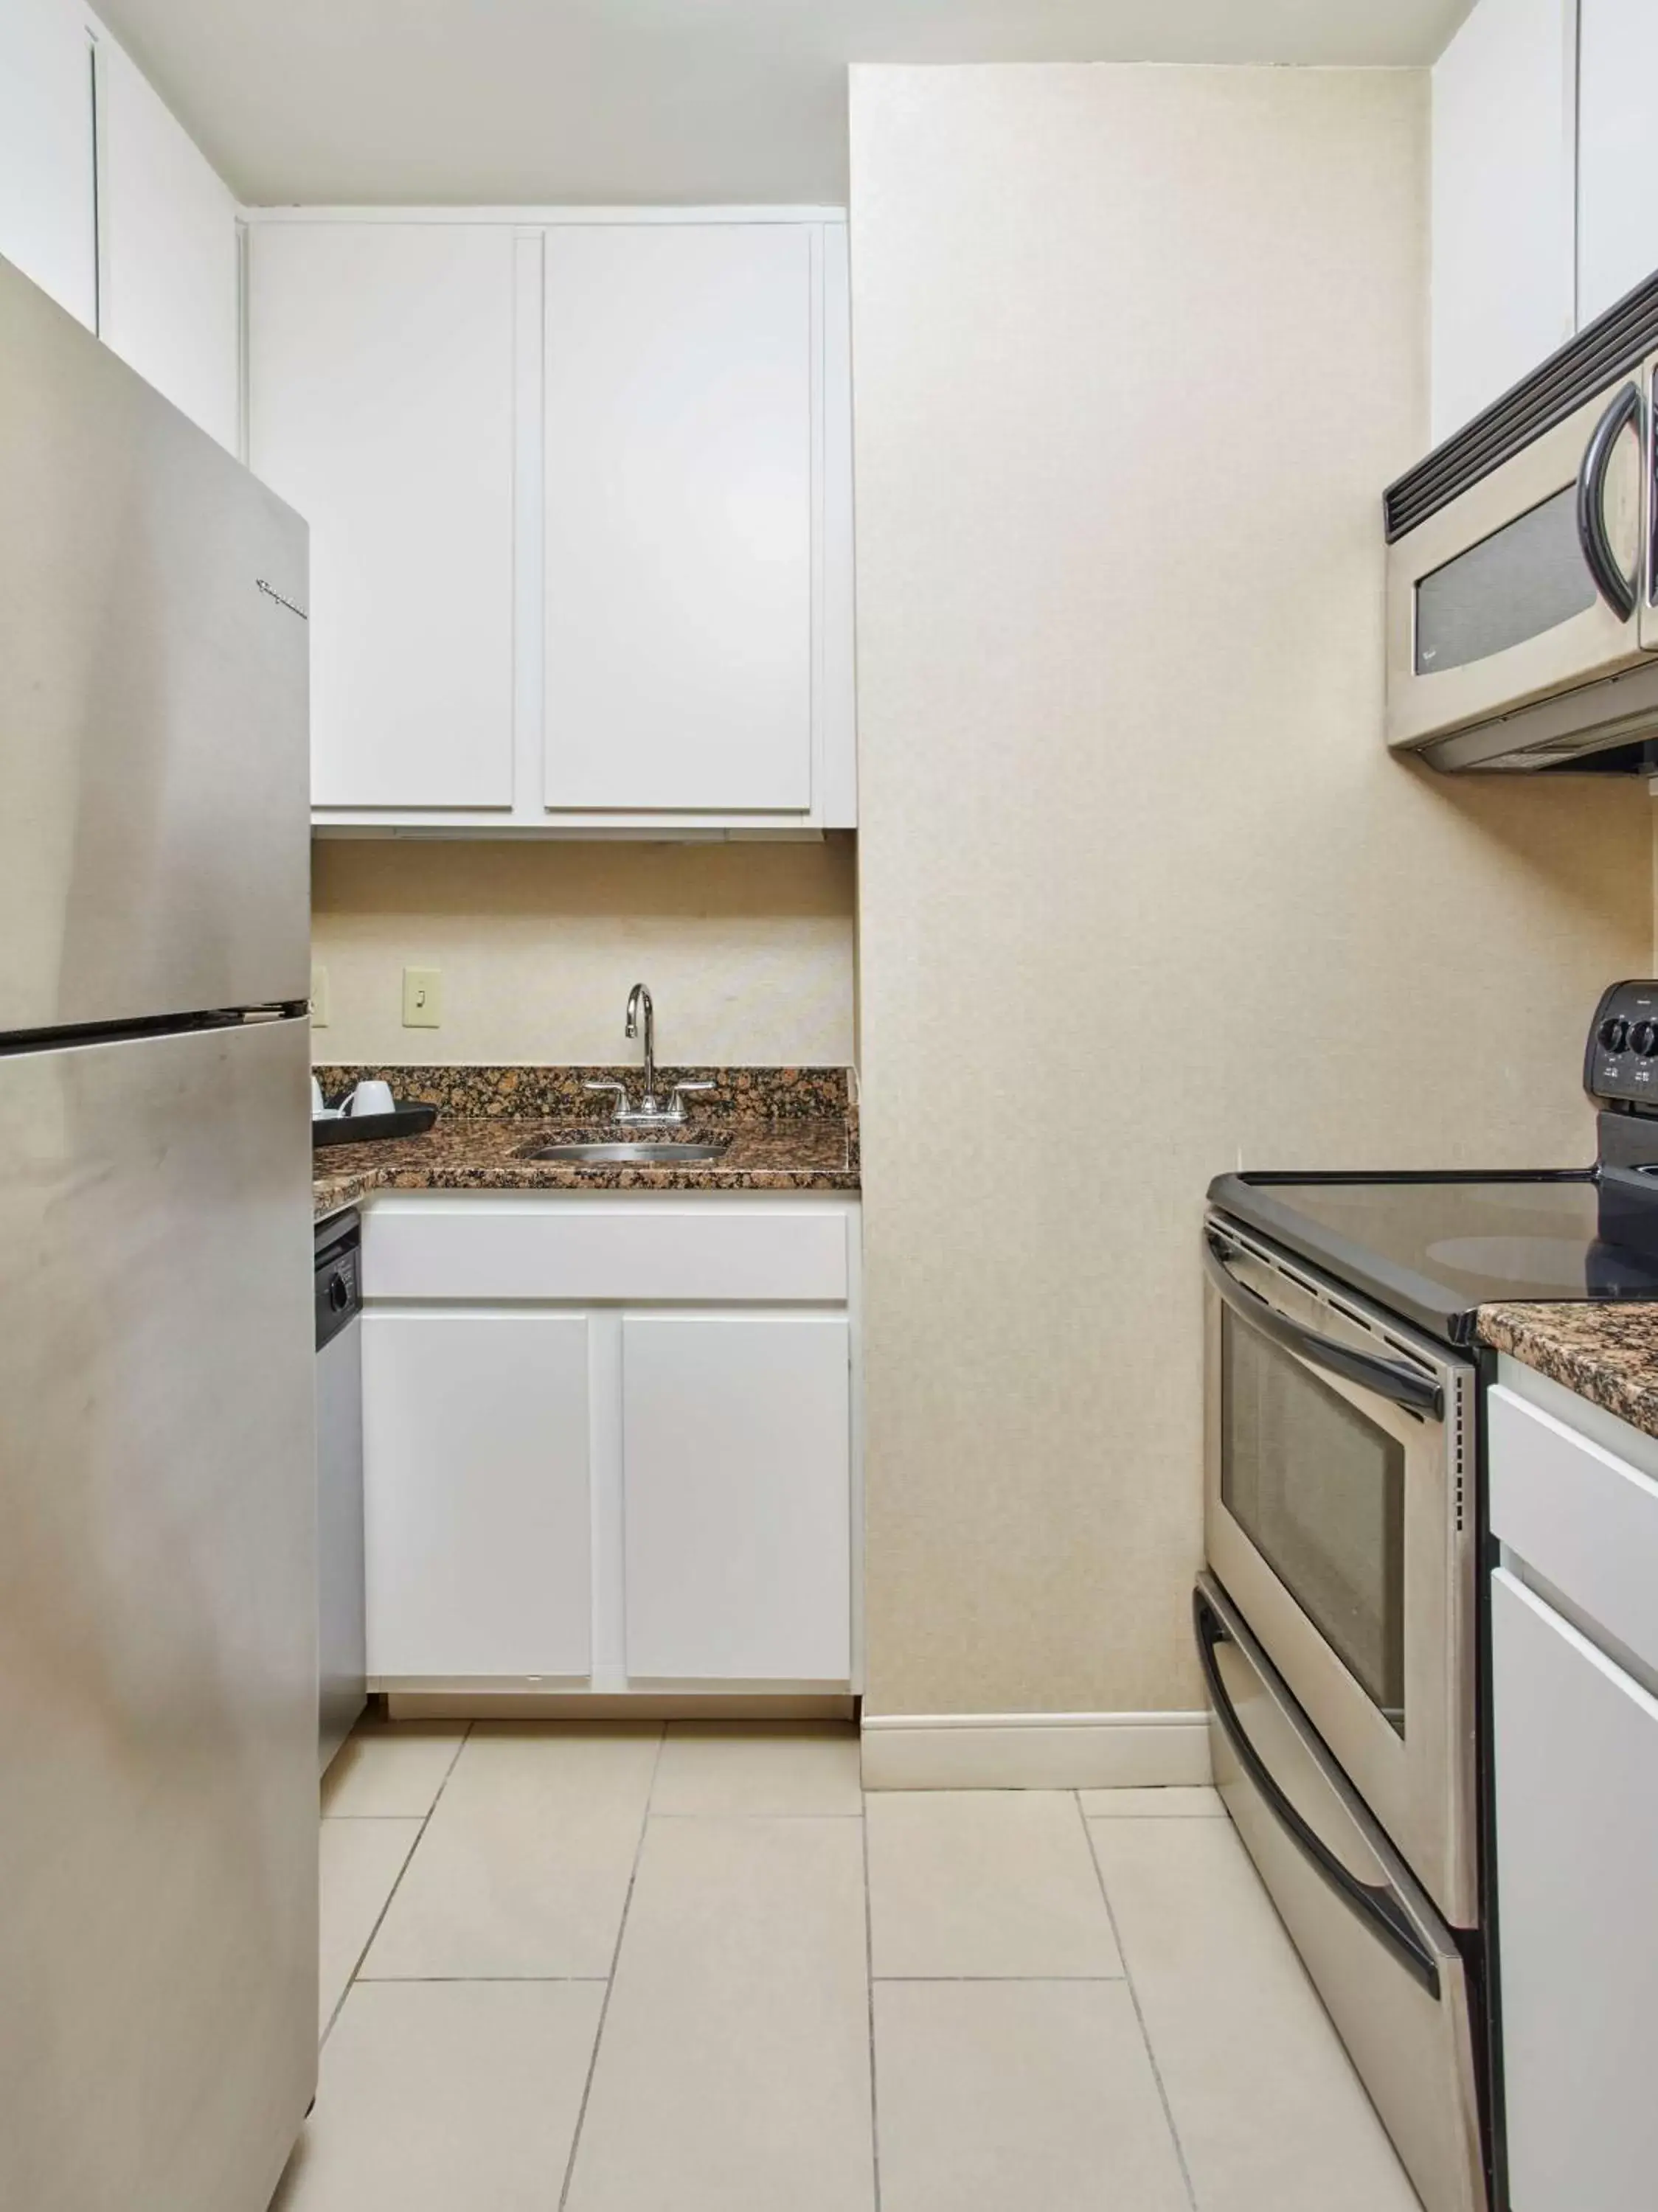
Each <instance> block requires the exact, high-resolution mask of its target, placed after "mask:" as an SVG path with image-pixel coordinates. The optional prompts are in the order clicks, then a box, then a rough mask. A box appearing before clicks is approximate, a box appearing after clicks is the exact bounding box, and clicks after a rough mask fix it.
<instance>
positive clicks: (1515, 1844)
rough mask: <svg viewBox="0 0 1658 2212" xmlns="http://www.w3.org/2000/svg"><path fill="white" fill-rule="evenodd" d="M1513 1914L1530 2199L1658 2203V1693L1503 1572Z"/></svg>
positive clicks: (1503, 1872) (1515, 2104)
mask: <svg viewBox="0 0 1658 2212" xmlns="http://www.w3.org/2000/svg"><path fill="white" fill-rule="evenodd" d="M1491 1640H1492V1663H1493V1671H1494V1689H1493V1699H1494V1711H1495V1728H1496V1739H1495V1761H1496V1857H1497V1911H1498V1929H1499V1940H1500V1944H1501V1966H1502V1999H1503V2058H1504V2066H1505V2072H1506V2076H1507V2106H1508V2141H1509V2194H1510V2197H1511V2199H1512V2202H1513V2203H1514V2205H1515V2212H1565V2208H1568V2207H1569V2208H1570V2212H1629V2208H1630V2207H1631V2206H1633V2205H1637V2204H1649V2203H1651V2202H1652V2198H1653V2190H1654V2175H1655V2174H1658V2100H1655V2098H1654V2096H1653V2093H1652V2049H1651V2044H1652V2023H1653V2021H1654V2018H1655V2016H1658V1872H1655V1869H1658V1700H1655V1699H1652V1698H1650V1697H1649V1696H1648V1695H1647V1693H1646V1692H1645V1691H1644V1690H1643V1689H1642V1688H1640V1687H1639V1686H1638V1685H1637V1684H1636V1683H1635V1682H1634V1681H1632V1680H1631V1679H1630V1677H1629V1676H1628V1675H1626V1674H1624V1673H1622V1672H1621V1671H1620V1670H1619V1669H1618V1668H1617V1667H1615V1666H1614V1665H1613V1664H1612V1662H1611V1661H1610V1660H1608V1659H1607V1658H1606V1657H1605V1656H1604V1655H1603V1654H1601V1653H1600V1652H1599V1651H1597V1650H1595V1649H1594V1646H1593V1645H1592V1644H1589V1643H1588V1642H1587V1641H1586V1639H1585V1638H1583V1637H1582V1636H1580V1635H1579V1634H1578V1633H1577V1632H1576V1630H1575V1629H1573V1628H1571V1627H1570V1626H1568V1625H1567V1623H1566V1622H1565V1621H1564V1620H1561V1619H1560V1618H1559V1616H1558V1615H1557V1613H1553V1612H1552V1611H1551V1609H1550V1608H1549V1607H1547V1606H1545V1605H1544V1604H1543V1603H1542V1602H1541V1601H1539V1599H1538V1598H1537V1597H1536V1596H1534V1595H1533V1593H1532V1592H1531V1591H1530V1590H1529V1589H1526V1588H1525V1587H1524V1586H1523V1585H1522V1584H1521V1583H1519V1582H1517V1581H1516V1580H1515V1578H1514V1577H1512V1576H1510V1575H1509V1574H1508V1573H1506V1572H1499V1573H1497V1574H1496V1576H1495V1577H1493V1585H1492V1593H1491Z"/></svg>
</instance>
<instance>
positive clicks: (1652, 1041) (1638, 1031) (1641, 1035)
mask: <svg viewBox="0 0 1658 2212" xmlns="http://www.w3.org/2000/svg"><path fill="white" fill-rule="evenodd" d="M1629 1041H1630V1042H1631V1044H1632V1045H1633V1046H1634V1048H1635V1049H1636V1051H1637V1052H1638V1053H1639V1054H1640V1055H1641V1057H1642V1059H1643V1060H1651V1059H1652V1058H1653V1057H1654V1055H1655V1054H1658V1022H1637V1024H1635V1027H1634V1028H1633V1029H1632V1030H1631V1031H1630V1033H1629Z"/></svg>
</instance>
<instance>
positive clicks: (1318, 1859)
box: [1192, 1589, 1440, 2002]
mask: <svg viewBox="0 0 1658 2212" xmlns="http://www.w3.org/2000/svg"><path fill="white" fill-rule="evenodd" d="M1192 1620H1193V1625H1194V1626H1195V1627H1196V1629H1197V1632H1198V1658H1199V1660H1200V1661H1201V1662H1202V1663H1203V1670H1204V1681H1205V1682H1206V1683H1207V1685H1208V1687H1209V1698H1210V1705H1212V1706H1213V1708H1214V1711H1215V1717H1216V1720H1217V1721H1218V1722H1219V1723H1220V1724H1221V1726H1222V1729H1224V1730H1225V1732H1226V1739H1227V1741H1228V1743H1229V1744H1230V1745H1231V1746H1232V1748H1233V1750H1234V1753H1236V1754H1237V1759H1238V1764H1239V1765H1240V1766H1241V1767H1242V1768H1243V1770H1244V1772H1245V1773H1246V1774H1247V1776H1248V1777H1249V1778H1250V1780H1251V1781H1252V1782H1253V1784H1254V1785H1255V1787H1256V1789H1257V1790H1259V1792H1260V1794H1261V1796H1262V1797H1263V1798H1264V1799H1265V1803H1266V1808H1267V1810H1268V1811H1269V1812H1270V1813H1271V1815H1272V1817H1273V1818H1274V1820H1277V1823H1278V1825H1279V1826H1280V1827H1281V1828H1283V1831H1284V1832H1285V1833H1286V1834H1287V1835H1288V1836H1289V1839H1290V1841H1291V1842H1292V1843H1293V1844H1295V1845H1296V1846H1297V1848H1298V1849H1299V1850H1300V1851H1301V1856H1302V1857H1304V1858H1305V1859H1307V1861H1308V1863H1309V1864H1310V1865H1311V1866H1312V1868H1313V1869H1314V1872H1315V1873H1316V1874H1317V1875H1319V1876H1320V1878H1321V1880H1323V1881H1325V1882H1326V1884H1327V1885H1328V1886H1329V1887H1330V1888H1332V1889H1333V1890H1334V1891H1335V1893H1336V1894H1337V1896H1338V1897H1339V1898H1340V1899H1341V1900H1342V1902H1343V1904H1344V1905H1346V1906H1347V1908H1348V1909H1349V1911H1352V1912H1355V1913H1356V1914H1357V1915H1358V1917H1359V1918H1360V1919H1361V1920H1362V1921H1363V1923H1365V1925H1366V1927H1367V1928H1368V1929H1369V1930H1370V1932H1371V1933H1372V1934H1373V1935H1374V1936H1376V1937H1377V1938H1378V1939H1379V1940H1380V1941H1381V1942H1383V1943H1385V1944H1386V1945H1387V1948H1388V1949H1389V1950H1390V1951H1391V1952H1392V1953H1393V1956H1394V1957H1395V1958H1396V1959H1397V1960H1399V1964H1400V1965H1401V1966H1403V1967H1404V1968H1405V1971H1406V1972H1407V1973H1409V1974H1410V1975H1411V1978H1413V1979H1414V1980H1416V1981H1418V1982H1420V1983H1421V1984H1422V1986H1423V1989H1424V1990H1427V1992H1428V1994H1429V1996H1430V1997H1432V1998H1433V1999H1434V2000H1435V2002H1438V1999H1439V1995H1440V1983H1439V1962H1438V1960H1436V1958H1435V1957H1434V1954H1433V1953H1432V1952H1431V1951H1429V1949H1428V1948H1427V1946H1426V1945H1425V1944H1424V1943H1423V1940H1422V1938H1421V1936H1419V1935H1418V1933H1417V1930H1416V1929H1415V1928H1414V1927H1413V1926H1412V1925H1411V1922H1410V1920H1409V1919H1408V1918H1407V1917H1406V1916H1405V1913H1404V1912H1403V1911H1401V1910H1400V1908H1399V1905H1398V1903H1397V1902H1396V1901H1395V1899H1394V1898H1393V1895H1392V1893H1390V1892H1389V1891H1387V1890H1385V1889H1375V1888H1373V1887H1371V1886H1370V1884H1369V1883H1368V1882H1364V1881H1360V1880H1359V1878H1358V1876H1357V1875H1356V1874H1354V1873H1352V1872H1351V1871H1350V1869H1348V1868H1346V1867H1344V1865H1343V1864H1342V1863H1341V1861H1340V1860H1339V1859H1338V1857H1336V1855H1335V1853H1334V1852H1333V1851H1332V1850H1331V1849H1330V1846H1329V1845H1328V1844H1326V1842H1325V1840H1324V1838H1322V1837H1321V1836H1320V1835H1319V1834H1317V1833H1316V1832H1314V1829H1312V1828H1311V1827H1309V1826H1308V1823H1307V1822H1306V1821H1305V1820H1303V1819H1302V1818H1301V1814H1299V1813H1298V1812H1297V1811H1296V1810H1295V1807H1294V1806H1293V1805H1292V1804H1291V1803H1290V1802H1289V1798H1288V1797H1287V1796H1285V1795H1284V1793H1283V1790H1282V1789H1281V1788H1280V1787H1279V1784H1278V1783H1277V1778H1276V1777H1275V1776H1274V1775H1273V1773H1272V1771H1271V1768H1270V1767H1269V1766H1268V1765H1267V1764H1266V1761H1265V1759H1263V1758H1262V1757H1261V1755H1260V1753H1259V1751H1257V1750H1256V1748H1255V1747H1254V1745H1253V1743H1252V1742H1251V1741H1250V1739H1249V1733H1248V1730H1247V1729H1246V1728H1245V1727H1244V1724H1243V1723H1242V1721H1241V1720H1240V1718H1239V1717H1238V1710H1237V1707H1236V1706H1235V1705H1234V1704H1233V1702H1232V1699H1231V1698H1230V1697H1229V1696H1228V1693H1227V1687H1226V1684H1225V1682H1224V1681H1223V1680H1222V1676H1221V1669H1220V1663H1219V1662H1218V1661H1217V1660H1216V1656H1215V1646H1216V1644H1224V1643H1227V1642H1228V1641H1229V1640H1230V1638H1229V1634H1228V1629H1227V1626H1226V1623H1225V1622H1224V1621H1223V1620H1222V1619H1221V1617H1220V1615H1219V1614H1218V1613H1216V1611H1215V1608H1214V1607H1213V1606H1211V1605H1210V1602H1209V1601H1208V1599H1207V1598H1206V1597H1205V1596H1204V1594H1203V1592H1202V1590H1200V1589H1198V1590H1194V1591H1193V1592H1192Z"/></svg>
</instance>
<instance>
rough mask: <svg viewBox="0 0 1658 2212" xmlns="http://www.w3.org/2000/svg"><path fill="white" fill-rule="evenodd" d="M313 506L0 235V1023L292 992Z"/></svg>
mask: <svg viewBox="0 0 1658 2212" xmlns="http://www.w3.org/2000/svg"><path fill="white" fill-rule="evenodd" d="M305 604H306V531H305V526H304V524H303V523H302V522H301V521H300V520H299V518H298V517H297V516H296V514H294V513H293V512H292V511H291V509H290V508H288V507H284V506H283V503H282V502H281V501H280V500H278V499H277V497H276V495H274V493H271V492H269V491H267V490H266V489H265V487H264V486H263V485H262V484H260V483H258V482H257V481H256V480H255V479H254V478H253V477H251V476H250V475H249V474H248V472H247V470H246V469H245V468H243V467H242V466H241V463H240V462H239V461H236V460H234V459H232V458H231V456H230V455H229V453H226V452H225V451H224V450H223V448H222V447H220V446H219V445H217V444H216V442H215V441H214V440H213V439H211V438H210V437H209V436H207V435H206V434H205V432H204V431H201V430H198V428H196V427H195V425H194V424H193V423H192V422H188V421H186V418H185V416H182V415H180V413H179V411H178V410H177V409H176V408H174V407H173V406H171V405H169V404H168V402H167V401H166V400H164V399H163V398H161V397H160V395H159V394H158V393H157V392H154V391H152V390H151V388H150V387H149V385H147V384H146V383H145V382H144V381H143V379H142V378H141V377H139V376H137V375H135V374H134V373H133V372H132V370H131V369H130V368H127V367H126V366H125V363H124V362H120V361H118V360H117V359H116V357H115V356H114V355H113V353H111V352H110V351H109V350H108V349H107V347H105V346H102V345H101V344H100V343H98V341H97V340H96V339H95V338H94V337H92V336H91V335H90V333H89V332H88V331H85V330H83V329H82V326H81V325H80V324H79V323H77V322H76V320H75V319H74V318H73V317H72V316H70V315H67V314H65V313H64V311H63V310H62V309H61V308H60V307H56V306H54V304H53V303H52V301H50V300H48V299H47V297H46V295H45V294H44V293H43V292H40V291H38V290H37V289H36V288H35V287H34V285H33V284H31V283H29V282H28V281H27V278H25V277H23V276H20V275H19V274H18V273H17V271H16V270H15V269H13V268H12V267H11V265H10V264H9V263H7V262H3V261H0V944H3V945H4V947H5V958H4V961H3V963H0V1035H3V1034H6V1033H8V1032H15V1031H18V1030H47V1029H58V1028H68V1027H75V1026H80V1025H82V1024H93V1023H114V1022H132V1021H137V1020H141V1019H143V1018H148V1017H152V1016H165V1015H172V1014H180V1013H191V1012H199V1011H202V1010H204V1009H211V1008H217V1007H229V1006H267V1005H272V1004H277V1003H279V1002H288V1001H297V1000H303V999H304V998H305V997H306V995H307V994H308V989H309V975H310V968H309V953H308V930H309V913H308V908H309V880H308V870H309V823H310V798H309V781H310V769H309V763H308V757H307V734H306V732H307V667H308V660H307V624H306V622H305V620H304V619H303V617H302V615H301V614H299V613H297V612H296V611H295V610H296V609H302V608H303V607H304V605H305Z"/></svg>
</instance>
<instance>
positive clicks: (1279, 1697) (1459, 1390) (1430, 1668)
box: [1194, 1212, 1486, 2212]
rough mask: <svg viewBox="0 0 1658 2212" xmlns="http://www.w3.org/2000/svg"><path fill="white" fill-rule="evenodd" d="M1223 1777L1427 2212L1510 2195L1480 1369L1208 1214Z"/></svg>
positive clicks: (1214, 1712)
mask: <svg viewBox="0 0 1658 2212" xmlns="http://www.w3.org/2000/svg"><path fill="white" fill-rule="evenodd" d="M1203 1257H1204V1269H1205V1273H1206V1276H1207V1288H1206V1296H1207V1309H1208V1310H1207V1331H1208V1346H1207V1363H1206V1388H1207V1421H1206V1432H1207V1452H1206V1457H1207V1467H1206V1474H1205V1498H1204V1536H1205V1544H1206V1549H1207V1553H1208V1560H1209V1570H1210V1571H1209V1572H1208V1573H1206V1574H1205V1575H1204V1577H1202V1578H1201V1579H1200V1581H1199V1583H1198V1589H1197V1591H1196V1593H1195V1596H1194V1620H1195V1626H1196V1630H1197V1638H1198V1654H1199V1656H1200V1658H1201V1660H1202V1662H1203V1668H1204V1676H1205V1680H1206V1682H1207V1685H1208V1689H1209V1698H1210V1736H1211V1741H1212V1747H1213V1751H1214V1762H1215V1777H1216V1784H1217V1785H1218V1786H1219V1788H1220V1790H1221V1793H1222V1797H1223V1799H1224V1800H1225V1802H1226V1806H1227V1809H1228V1812H1229V1813H1230V1814H1231V1815H1232V1818H1233V1820H1234V1823H1235V1825H1236V1826H1237V1828H1238V1831H1239V1833H1240V1835H1241V1837H1242V1838H1243V1840H1244V1843H1245V1844H1246V1845H1247V1848H1248V1850H1249V1853H1250V1856H1251V1857H1252V1858H1253V1860H1254V1862H1255V1864H1256V1866H1257V1868H1258V1869H1259V1872H1260V1875H1261V1876H1262V1879H1263V1880H1264V1881H1265V1883H1266V1885H1267V1887H1268V1889H1269V1890H1270V1891H1271V1894H1272V1897H1273V1900H1274V1902H1275V1903H1276V1905H1277V1908H1278V1911H1279V1912H1280V1914H1281V1915H1282V1917H1283V1920H1284V1923H1285V1924H1286V1926H1287V1927H1288V1928H1289V1932H1290V1934H1291V1936H1293V1938H1294V1939H1295V1944H1296V1947H1297V1948H1298V1949H1299V1950H1300V1952H1301V1956H1302V1958H1303V1960H1305V1962H1306V1965H1307V1966H1308V1972H1310V1973H1311V1975H1312V1976H1313V1978H1314V1982H1315V1983H1316V1984H1317V1985H1318V1988H1319V1990H1320V1995H1321V1996H1323V1998H1324V2001H1325V2003H1326V2007H1327V2008H1328V2009H1329V2012H1330V2014H1331V2016H1332V2019H1333V2020H1334V2021H1335V2023H1336V2026H1337V2027H1338V2030H1339V2031H1340V2033H1341V2035H1342V2037H1343V2039H1344V2042H1345V2043H1346V2045H1347V2047H1348V2049H1349V2051H1350V2053H1351V2055H1352V2057H1353V2059H1354V2063H1356V2066H1357V2067H1358V2069H1359V2072H1360V2074H1361V2075H1362V2078H1363V2080H1364V2082H1365V2085H1366V2087H1367V2088H1368V2090H1369V2093H1370V2095H1371V2097H1372V2099H1373V2100H1374V2101H1375V2106H1376V2108H1377V2110H1378V2112H1380V2113H1381V2118H1382V2120H1383V2122H1384V2124H1386V2126H1387V2130H1388V2132H1389V2134H1390V2135H1391V2136H1392V2137H1393V2142H1394V2145H1395V2147H1396V2148H1397V2149H1398V2151H1399V2155H1400V2157H1401V2159H1402V2160H1404V2163H1405V2167H1406V2170H1407V2171H1408V2172H1409V2173H1410V2175H1411V2180H1412V2181H1413V2182H1414V2184H1415V2185H1416V2188H1417V2192H1418V2194H1419V2195H1420V2196H1421V2197H1422V2200H1423V2204H1424V2205H1425V2206H1426V2207H1427V2208H1428V2212H1483V2208H1484V2205H1485V2203H1486V2190H1485V2170H1484V2154H1483V2136H1482V2129H1481V2122H1480V2109H1479V2102H1478V2092H1477V2089H1476V2080H1477V2067H1476V2061H1475V2045H1474V2031H1473V2026H1472V2018H1471V2010H1472V2007H1471V1998H1470V1984H1469V1978H1468V1974H1467V1971H1466V1965H1465V1961H1464V1958H1463V1953H1462V1948H1461V1942H1460V1941H1459V1936H1458V1934H1457V1931H1458V1930H1459V1929H1460V1930H1463V1931H1466V1934H1465V1938H1464V1940H1466V1941H1468V1942H1472V1931H1474V1930H1475V1929H1477V1928H1478V1794H1477V1753H1478V1742H1477V1713H1476V1704H1475V1690H1476V1680H1475V1666H1476V1650H1475V1603H1476V1589H1475V1581H1474V1577H1475V1571H1476V1565H1475V1563H1476V1558H1477V1530H1476V1528H1475V1522H1474V1497H1473V1488H1474V1462H1473V1424H1474V1420H1475V1417H1476V1408H1477V1404H1478V1396H1477V1373H1476V1370H1475V1369H1474V1367H1473V1366H1472V1364H1471V1363H1470V1362H1468V1361H1467V1360H1465V1359H1463V1358H1459V1357H1458V1356H1457V1354H1456V1353H1455V1352H1453V1351H1452V1350H1450V1348H1449V1347H1448V1346H1445V1345H1442V1344H1439V1343H1436V1342H1435V1341H1434V1340H1432V1339H1431V1338H1429V1337H1428V1336H1425V1335H1423V1334H1420V1333H1418V1332H1417V1330H1416V1329H1414V1328H1411V1327H1409V1326H1408V1325H1407V1324H1406V1323H1405V1322H1401V1321H1399V1319H1398V1318H1397V1317H1396V1316H1393V1315H1392V1314H1389V1313H1387V1312H1385V1311H1383V1310H1381V1308H1379V1307H1375V1306H1373V1305H1371V1304H1369V1303H1368V1301H1367V1300H1366V1299H1364V1298H1362V1297H1359V1296H1357V1295H1356V1294H1355V1293H1354V1292H1353V1291H1350V1290H1348V1289H1344V1288H1343V1287H1342V1286H1340V1285H1338V1284H1337V1283H1336V1282H1335V1281H1333V1280H1332V1279H1328V1278H1326V1277H1325V1276H1324V1275H1322V1274H1321V1273H1320V1272H1319V1271H1318V1270H1317V1269H1315V1268H1314V1267H1310V1266H1308V1265H1306V1264H1304V1263H1302V1262H1301V1261H1297V1260H1294V1259H1292V1258H1291V1257H1290V1256H1289V1255H1287V1254H1285V1253H1283V1252H1281V1251H1279V1250H1277V1249H1276V1248H1275V1247H1274V1246H1273V1245H1271V1243H1269V1242H1268V1241H1267V1240H1265V1238H1258V1237H1255V1236H1254V1235H1253V1234H1252V1233H1250V1232H1249V1231H1247V1230H1246V1229H1244V1228H1243V1227H1242V1226H1241V1225H1239V1224H1238V1223H1236V1222H1234V1221H1233V1220H1231V1219H1229V1218H1228V1217H1227V1216H1225V1215H1224V1214H1222V1213H1219V1212H1210V1214H1209V1215H1208V1217H1207V1219H1206V1220H1205V1223H1204V1245H1203Z"/></svg>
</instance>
